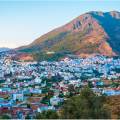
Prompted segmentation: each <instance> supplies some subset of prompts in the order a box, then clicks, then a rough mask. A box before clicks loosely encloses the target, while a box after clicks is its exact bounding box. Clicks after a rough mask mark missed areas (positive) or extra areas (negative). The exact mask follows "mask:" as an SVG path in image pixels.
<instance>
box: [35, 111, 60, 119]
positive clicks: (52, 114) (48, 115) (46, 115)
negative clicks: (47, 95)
mask: <svg viewBox="0 0 120 120" xmlns="http://www.w3.org/2000/svg"><path fill="white" fill-rule="evenodd" d="M58 118H59V116H58V114H57V112H56V111H52V110H48V111H43V112H42V113H39V114H37V115H36V118H35V119H58Z"/></svg>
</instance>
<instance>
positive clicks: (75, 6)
mask: <svg viewBox="0 0 120 120" xmlns="http://www.w3.org/2000/svg"><path fill="white" fill-rule="evenodd" d="M113 10H117V11H120V0H37V1H35V0H34V1H32V0H26V1H24V0H21V1H20V0H19V1H18V0H3V1H2V0H0V47H10V48H15V47H18V46H22V45H26V44H29V43H31V42H32V41H33V40H35V39H36V38H38V37H40V36H41V35H42V34H44V33H46V32H48V31H50V30H52V29H54V28H56V27H59V26H61V25H64V24H65V23H67V22H69V21H70V20H72V19H73V18H75V17H77V16H78V15H80V14H82V13H85V12H88V11H113Z"/></svg>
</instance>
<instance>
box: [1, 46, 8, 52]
mask: <svg viewBox="0 0 120 120" xmlns="http://www.w3.org/2000/svg"><path fill="white" fill-rule="evenodd" d="M9 50H10V49H9V48H6V47H2V48H0V52H6V51H9Z"/></svg>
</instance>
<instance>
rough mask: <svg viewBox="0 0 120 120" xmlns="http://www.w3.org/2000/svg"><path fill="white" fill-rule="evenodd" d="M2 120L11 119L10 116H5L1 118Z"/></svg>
mask: <svg viewBox="0 0 120 120" xmlns="http://www.w3.org/2000/svg"><path fill="white" fill-rule="evenodd" d="M0 119H11V118H10V116H9V115H6V114H4V115H1V116H0Z"/></svg>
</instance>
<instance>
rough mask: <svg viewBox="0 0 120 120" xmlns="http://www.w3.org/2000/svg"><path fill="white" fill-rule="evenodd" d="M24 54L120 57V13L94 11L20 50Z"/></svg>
mask: <svg viewBox="0 0 120 120" xmlns="http://www.w3.org/2000/svg"><path fill="white" fill-rule="evenodd" d="M18 50H19V51H22V52H48V51H54V52H69V53H74V54H76V55H78V56H88V55H92V54H102V55H106V56H115V55H120V12H117V11H111V12H97V11H91V12H87V13H85V14H83V15H80V16H78V17H77V18H75V19H74V20H72V21H71V22H69V23H67V24H65V25H63V26H62V27H59V28H57V29H54V30H52V31H50V32H48V33H47V34H45V35H43V36H41V37H39V38H38V39H36V40H35V41H33V42H32V43H31V44H29V45H27V46H23V47H20V48H18Z"/></svg>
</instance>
